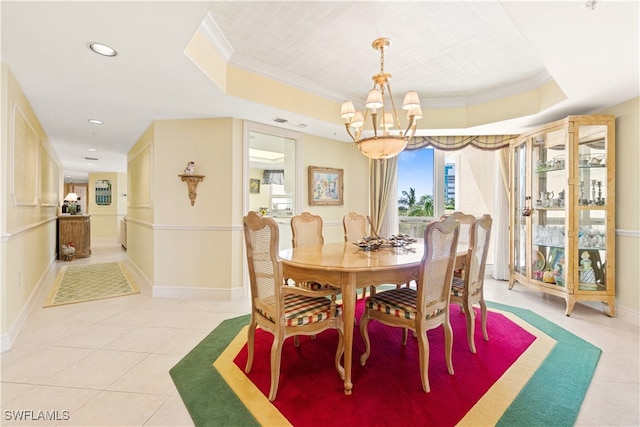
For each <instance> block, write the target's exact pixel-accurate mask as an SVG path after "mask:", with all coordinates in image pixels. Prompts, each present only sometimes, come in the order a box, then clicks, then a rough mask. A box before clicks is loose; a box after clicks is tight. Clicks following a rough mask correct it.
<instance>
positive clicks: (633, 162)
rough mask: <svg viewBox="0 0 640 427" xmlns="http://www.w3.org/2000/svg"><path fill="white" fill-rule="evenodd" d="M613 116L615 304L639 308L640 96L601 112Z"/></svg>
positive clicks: (630, 308) (635, 310)
mask: <svg viewBox="0 0 640 427" xmlns="http://www.w3.org/2000/svg"><path fill="white" fill-rule="evenodd" d="M601 113H602V114H613V115H615V116H616V303H617V304H618V306H619V309H620V308H621V307H623V308H626V309H629V310H632V311H634V312H636V316H637V312H638V311H640V292H639V288H640V287H639V286H638V276H639V273H640V267H638V254H640V214H639V212H640V206H639V202H638V200H639V199H640V186H639V184H638V183H639V182H640V172H639V170H640V98H635V99H632V100H630V101H627V102H624V103H622V104H619V105H616V106H614V107H612V108H608V109H606V110H604V111H601Z"/></svg>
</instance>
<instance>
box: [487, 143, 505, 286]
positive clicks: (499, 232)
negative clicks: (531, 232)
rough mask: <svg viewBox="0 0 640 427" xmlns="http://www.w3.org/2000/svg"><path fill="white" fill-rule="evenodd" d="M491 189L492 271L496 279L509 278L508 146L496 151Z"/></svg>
mask: <svg viewBox="0 0 640 427" xmlns="http://www.w3.org/2000/svg"><path fill="white" fill-rule="evenodd" d="M496 163H497V167H496V180H495V185H494V189H493V192H494V193H493V213H494V215H493V225H492V232H491V234H492V237H493V239H494V240H493V242H494V245H493V257H494V258H493V272H492V273H491V274H492V276H493V278H494V279H496V280H509V148H503V149H501V150H500V151H497V152H496Z"/></svg>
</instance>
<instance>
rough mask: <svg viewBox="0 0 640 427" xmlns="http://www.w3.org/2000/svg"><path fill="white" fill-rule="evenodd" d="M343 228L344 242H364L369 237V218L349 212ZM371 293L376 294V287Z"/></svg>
mask: <svg viewBox="0 0 640 427" xmlns="http://www.w3.org/2000/svg"><path fill="white" fill-rule="evenodd" d="M342 226H343V227H344V241H345V242H347V243H349V242H351V243H353V242H356V241H358V240H362V239H364V238H365V237H369V235H368V234H367V218H365V216H364V215H360V214H359V213H356V212H349V213H348V214H347V215H345V216H344V217H342ZM371 293H372V294H373V293H375V287H374V286H372V287H371ZM366 296H367V288H363V289H362V298H365V297H366Z"/></svg>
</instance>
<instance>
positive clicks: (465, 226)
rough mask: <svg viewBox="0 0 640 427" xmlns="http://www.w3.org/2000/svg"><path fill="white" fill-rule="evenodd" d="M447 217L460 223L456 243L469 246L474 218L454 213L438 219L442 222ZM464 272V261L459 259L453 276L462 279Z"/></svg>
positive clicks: (457, 212) (461, 213)
mask: <svg viewBox="0 0 640 427" xmlns="http://www.w3.org/2000/svg"><path fill="white" fill-rule="evenodd" d="M448 217H452V218H453V219H455V220H456V221H458V222H459V223H460V235H459V237H458V243H459V244H464V245H469V243H470V241H471V237H470V230H471V224H473V221H475V220H476V217H475V216H473V215H470V214H466V213H464V212H460V211H456V212H454V213H452V214H449V215H442V216H441V217H440V219H441V220H442V219H445V218H448ZM464 272H465V259H464V258H460V259H458V260H457V262H456V265H455V267H454V269H453V276H454V277H459V278H464Z"/></svg>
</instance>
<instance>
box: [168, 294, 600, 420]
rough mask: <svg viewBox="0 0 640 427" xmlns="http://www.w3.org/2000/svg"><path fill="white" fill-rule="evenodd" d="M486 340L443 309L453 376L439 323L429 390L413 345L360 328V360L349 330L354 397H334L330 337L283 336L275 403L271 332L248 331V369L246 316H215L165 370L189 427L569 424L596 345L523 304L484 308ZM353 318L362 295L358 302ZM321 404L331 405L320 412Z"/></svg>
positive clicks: (433, 335)
mask: <svg viewBox="0 0 640 427" xmlns="http://www.w3.org/2000/svg"><path fill="white" fill-rule="evenodd" d="M489 304H490V307H491V308H490V310H489V316H488V317H489V318H488V325H489V326H488V328H489V338H490V339H489V341H488V342H485V341H484V340H482V338H481V334H480V333H479V331H476V332H477V334H476V346H477V353H476V354H472V353H471V352H470V351H469V348H468V344H467V340H466V329H465V328H466V326H465V320H464V314H463V313H461V312H460V311H459V309H458V308H457V307H452V311H451V323H452V327H453V329H454V337H455V338H454V349H453V364H454V369H455V374H454V375H449V374H448V372H447V369H446V364H445V361H444V349H443V340H444V338H443V334H442V329H441V328H439V329H436V330H433V331H429V335H428V337H429V343H430V365H429V380H430V385H431V392H430V393H424V392H423V391H422V386H421V382H420V378H419V368H418V362H417V345H416V344H417V341H416V340H415V339H412V340H409V342H408V344H407V346H406V347H405V346H402V344H401V341H400V339H401V330H400V329H396V328H390V327H387V326H384V325H381V324H379V323H377V322H371V323H370V324H369V328H370V329H369V332H370V337H371V340H372V343H371V346H372V352H371V356H370V358H369V360H368V361H367V364H366V365H365V366H364V367H363V366H360V365H359V363H358V356H359V355H360V354H361V353H362V351H363V349H364V345H363V344H362V341H361V337H360V334H359V331H358V330H357V328H356V330H355V331H354V363H353V369H352V378H353V383H354V389H353V394H352V395H351V396H345V395H344V393H343V384H342V381H340V380H339V377H338V375H337V373H336V371H335V367H334V365H333V354H334V352H335V346H336V345H337V333H336V332H335V331H325V332H324V333H322V334H318V336H317V337H316V338H315V339H311V338H309V337H301V339H300V347H297V348H296V347H295V346H294V345H293V340H287V341H286V342H285V345H284V348H283V353H282V367H281V376H280V385H279V389H278V395H277V398H276V400H275V401H274V402H273V403H271V402H269V401H268V399H267V395H268V391H269V381H270V376H269V375H270V374H269V366H270V365H269V351H270V346H271V343H272V335H271V334H269V333H265V332H264V331H260V330H258V333H257V335H256V349H255V351H256V356H255V357H254V365H253V369H252V372H251V373H250V374H245V373H244V363H245V362H246V328H245V326H246V325H247V323H248V321H249V316H241V317H238V318H234V319H229V320H227V321H224V322H223V323H222V324H221V325H220V326H218V327H217V328H216V329H215V330H214V331H212V332H211V333H210V334H209V335H208V336H207V337H206V338H205V339H203V340H202V341H201V342H200V343H199V344H198V345H197V346H196V347H195V348H194V349H193V350H192V351H191V352H190V353H189V354H187V355H186V356H185V357H184V358H183V359H182V360H181V361H180V362H179V363H178V364H177V365H175V366H174V367H173V368H172V369H171V370H170V374H171V376H172V378H173V380H174V383H175V384H176V387H177V389H178V391H179V393H180V396H181V398H182V400H183V401H184V403H185V406H186V407H187V410H188V411H189V413H190V415H191V417H192V419H193V421H194V423H195V425H196V426H214V425H215V426H217V425H242V426H249V425H294V426H315V425H329V424H335V423H336V418H335V417H336V416H338V417H339V420H340V423H339V424H340V425H343V424H344V425H346V424H352V425H363V426H378V425H379V426H394V425H416V426H422V425H439V426H447V425H474V426H478V425H504V426H511V425H554V426H565V425H566V426H570V425H573V424H574V423H575V420H576V418H577V415H578V411H579V410H580V406H581V405H582V401H583V399H584V395H585V393H586V390H587V388H588V387H589V384H590V382H591V378H592V376H593V372H594V370H595V367H596V365H597V363H598V359H599V357H600V353H601V351H600V350H599V349H598V348H597V347H594V346H593V345H591V344H589V343H588V342H586V341H584V340H582V339H581V338H579V337H577V336H575V335H573V334H571V333H569V332H568V331H566V330H564V329H562V328H560V327H559V326H557V325H555V324H553V323H552V322H549V321H547V320H546V319H544V318H542V317H540V316H538V315H536V314H535V313H532V312H531V311H529V310H525V309H520V308H515V307H510V306H506V305H501V304H495V303H489ZM357 310H358V311H357V315H358V316H359V315H360V313H361V310H362V301H359V303H358V305H357ZM327 408H332V409H331V411H327Z"/></svg>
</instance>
